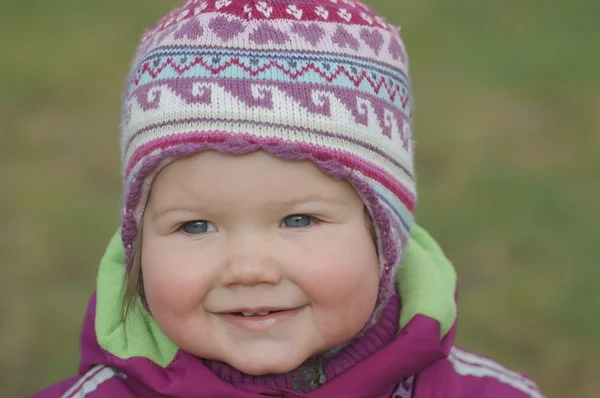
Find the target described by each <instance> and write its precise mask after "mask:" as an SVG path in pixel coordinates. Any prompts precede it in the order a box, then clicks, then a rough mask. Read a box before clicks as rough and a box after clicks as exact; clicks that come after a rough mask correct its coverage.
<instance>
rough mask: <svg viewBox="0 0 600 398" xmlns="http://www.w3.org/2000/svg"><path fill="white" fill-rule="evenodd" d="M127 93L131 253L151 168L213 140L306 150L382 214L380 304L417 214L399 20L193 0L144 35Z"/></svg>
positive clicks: (307, 0) (273, 2) (228, 145)
mask: <svg viewBox="0 0 600 398" xmlns="http://www.w3.org/2000/svg"><path fill="white" fill-rule="evenodd" d="M132 68H133V69H132V71H131V73H130V75H129V78H128V81H127V88H126V91H125V93H124V96H123V109H122V111H123V115H122V125H121V151H122V163H123V170H122V171H123V176H124V208H123V219H122V231H121V233H122V238H123V243H124V245H125V248H126V257H127V258H126V261H127V264H130V262H131V257H132V256H131V254H132V247H133V242H134V239H135V237H136V234H137V233H138V227H139V222H140V220H141V217H142V215H143V212H144V208H145V206H146V202H147V197H148V190H149V187H150V185H151V183H152V180H153V178H154V176H155V175H156V173H157V172H158V171H159V170H160V169H161V168H162V167H164V166H165V165H166V164H168V163H169V162H171V161H173V160H175V159H177V158H179V157H182V156H186V155H190V154H193V153H197V152H199V151H202V150H205V149H214V150H219V151H222V152H226V153H247V152H251V151H255V150H259V149H260V150H265V151H267V152H270V153H271V154H274V155H276V156H278V157H281V158H285V159H310V160H312V161H313V162H314V163H315V164H316V165H318V166H319V167H320V168H321V169H323V170H324V171H325V172H327V173H329V174H330V175H332V176H333V177H335V178H346V179H347V180H348V181H349V182H350V183H352V185H353V186H354V187H355V188H356V190H357V192H358V193H359V194H360V195H361V197H362V198H363V200H364V202H365V204H366V206H367V208H368V209H369V211H370V213H371V216H372V217H373V220H374V222H375V227H376V232H377V237H378V249H379V254H380V267H381V279H380V294H379V308H381V307H382V306H383V305H384V304H385V303H386V302H387V301H388V299H389V297H390V296H391V294H392V293H393V289H394V274H395V272H396V271H397V269H398V268H399V266H400V263H401V261H402V258H403V252H404V247H405V245H406V242H407V239H408V236H409V234H410V229H411V225H412V224H413V214H414V209H415V203H416V185H415V175H414V167H413V142H412V137H411V135H412V133H411V131H412V130H411V124H412V103H413V100H412V95H411V91H410V80H409V74H408V62H407V57H406V52H405V48H404V44H403V43H402V41H401V39H400V37H399V33H398V29H397V28H395V27H393V26H391V25H390V24H388V23H387V22H386V21H385V20H384V19H383V18H381V17H379V16H377V15H376V14H374V13H373V11H371V10H370V9H369V8H368V7H367V6H365V5H363V4H361V3H358V2H354V1H350V0H303V1H294V0H260V1H257V0H190V1H187V2H186V3H185V4H184V5H183V6H182V7H180V8H177V9H175V10H173V11H172V12H171V13H169V14H168V15H167V16H165V17H164V18H162V19H161V20H160V21H159V22H158V23H157V25H155V26H154V27H153V28H151V29H150V30H148V31H147V32H146V33H145V34H144V36H143V37H142V40H141V43H140V45H139V47H138V49H137V51H136V54H135V58H134V61H133V65H132Z"/></svg>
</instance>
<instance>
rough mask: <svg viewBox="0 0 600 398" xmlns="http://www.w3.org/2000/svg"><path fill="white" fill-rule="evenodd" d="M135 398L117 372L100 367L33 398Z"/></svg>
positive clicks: (58, 384)
mask: <svg viewBox="0 0 600 398" xmlns="http://www.w3.org/2000/svg"><path fill="white" fill-rule="evenodd" d="M109 397H123V398H135V397H136V395H135V394H134V393H133V392H132V391H131V390H130V389H129V387H127V385H126V384H125V383H124V380H123V376H122V375H121V374H120V373H119V372H118V371H116V370H114V369H112V368H110V367H108V366H104V365H98V366H94V367H93V368H91V369H89V370H88V371H87V373H85V374H83V375H80V376H77V377H72V378H70V379H67V380H63V381H61V382H59V383H57V384H55V385H53V386H50V387H48V388H46V389H45V390H42V391H40V392H38V393H37V394H34V395H33V396H32V397H31V398H109Z"/></svg>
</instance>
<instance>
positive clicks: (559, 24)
mask: <svg viewBox="0 0 600 398" xmlns="http://www.w3.org/2000/svg"><path fill="white" fill-rule="evenodd" d="M370 3H371V5H373V6H374V7H375V8H376V9H377V10H378V11H379V12H380V13H382V14H384V15H385V16H386V17H387V18H388V19H389V20H391V21H392V22H394V23H396V24H400V25H402V27H403V32H404V33H403V35H404V39H405V41H406V43H407V46H408V51H409V56H410V57H411V65H412V76H413V89H414V91H415V93H416V100H417V102H416V106H417V108H416V138H417V141H418V149H417V150H418V152H417V164H418V176H419V184H420V185H419V192H420V204H419V208H418V220H419V222H420V223H421V224H422V225H424V226H425V227H426V228H427V229H429V231H430V232H431V233H433V235H434V236H435V237H436V238H437V239H438V240H439V242H440V243H441V244H442V245H443V247H444V248H445V250H446V251H447V254H448V256H449V257H450V258H451V259H452V260H453V262H454V263H455V265H456V267H457V269H458V272H459V276H460V280H461V298H460V303H459V306H460V324H459V334H458V342H459V343H460V344H462V345H463V346H466V347H467V348H469V349H472V350H476V351H478V352H480V353H483V354H487V355H489V356H493V357H495V358H497V359H498V360H500V361H501V362H503V363H504V364H506V365H508V366H510V367H512V368H516V369H519V370H523V371H526V372H527V373H529V374H530V375H532V376H533V377H534V378H535V379H536V380H537V381H538V382H539V384H540V385H541V386H542V387H543V389H544V390H545V392H546V393H547V395H548V396H549V397H565V398H566V397H578V398H597V397H599V396H600V377H599V376H600V338H599V334H600V317H599V315H600V312H599V311H598V303H600V294H599V293H598V285H599V282H600V267H599V262H598V259H599V258H600V242H599V240H600V226H599V222H600V200H599V197H600V176H599V174H600V156H599V153H600V152H599V150H600V112H599V110H600V73H599V71H600V49H599V48H598V46H599V43H600V24H598V22H597V19H598V16H599V15H600V3H598V2H597V1H596V0H569V1H566V0H554V1H551V0H546V1H543V0H528V1H522V0H521V1H516V0H505V1H504V2H492V1H486V0H484V1H474V0H456V1H453V2H449V1H446V0H378V1H376V0H373V1H371V2H370ZM175 5H176V2H175V1H169V0H127V1H123V0H102V1H86V2H82V1H79V0H53V1H51V2H50V1H41V0H28V1H22V0H2V1H1V2H0V38H1V39H0V49H1V52H0V53H1V54H2V55H1V61H2V62H0V165H1V166H2V167H0V184H1V185H0V187H1V188H0V189H1V193H0V220H1V222H0V255H1V256H2V257H1V258H2V261H1V277H0V396H1V397H25V396H28V395H29V394H31V393H32V392H34V391H36V390H38V389H39V388H41V387H43V386H46V385H48V384H50V383H52V382H55V381H56V380H58V379H60V378H63V377H66V376H69V375H72V374H74V372H75V371H76V366H77V361H78V355H79V353H78V346H77V339H78V333H79V328H80V324H81V321H82V316H83V313H84V310H85V306H86V301H87V298H88V297H89V294H90V292H91V291H92V289H93V288H94V278H95V272H96V266H97V263H98V260H99V258H100V256H101V254H102V252H103V249H104V247H105V245H106V243H107V242H108V239H109V237H110V236H111V234H112V233H113V232H114V231H115V230H116V228H117V226H118V222H119V204H120V177H119V153H118V128H117V126H118V123H119V106H120V104H119V101H120V93H121V91H122V89H123V84H124V80H125V76H126V74H127V71H128V68H129V62H130V59H131V57H132V55H133V49H134V47H135V45H136V43H137V40H138V38H139V37H140V35H141V33H142V31H143V29H144V28H145V27H147V26H149V25H150V24H151V23H153V22H154V21H155V20H156V19H157V18H158V17H159V16H160V15H162V14H163V13H165V12H166V11H167V10H168V9H170V8H171V7H173V6H175Z"/></svg>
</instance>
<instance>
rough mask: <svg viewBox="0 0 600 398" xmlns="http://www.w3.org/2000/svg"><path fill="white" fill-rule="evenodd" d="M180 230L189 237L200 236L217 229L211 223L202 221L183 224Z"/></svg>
mask: <svg viewBox="0 0 600 398" xmlns="http://www.w3.org/2000/svg"><path fill="white" fill-rule="evenodd" d="M179 229H180V230H182V231H183V232H185V233H186V234H189V235H200V234H205V233H207V232H213V231H216V230H217V228H215V226H214V225H212V224H211V223H210V222H208V221H202V220H200V221H188V222H186V223H183V224H181V227H179Z"/></svg>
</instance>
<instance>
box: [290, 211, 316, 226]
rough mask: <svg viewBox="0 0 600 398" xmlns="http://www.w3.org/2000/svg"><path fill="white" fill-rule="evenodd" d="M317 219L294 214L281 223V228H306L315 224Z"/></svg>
mask: <svg viewBox="0 0 600 398" xmlns="http://www.w3.org/2000/svg"><path fill="white" fill-rule="evenodd" d="M318 221H319V220H318V219H317V218H316V217H313V216H307V215H305V214H294V215H292V216H288V217H286V218H285V219H284V220H283V222H282V223H281V225H282V226H284V227H287V228H306V227H310V226H311V225H312V224H317V223H318Z"/></svg>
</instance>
